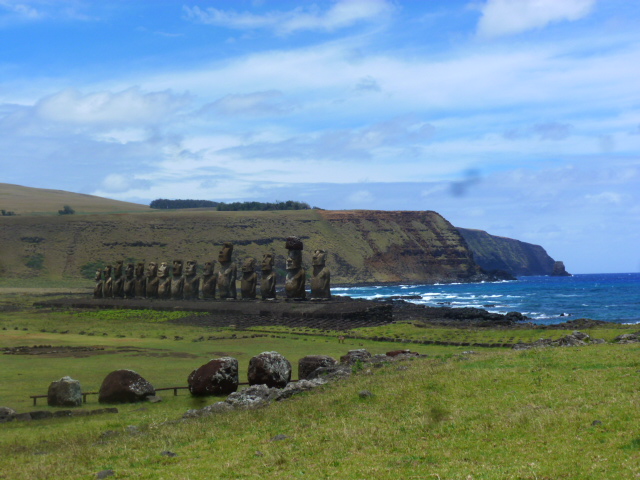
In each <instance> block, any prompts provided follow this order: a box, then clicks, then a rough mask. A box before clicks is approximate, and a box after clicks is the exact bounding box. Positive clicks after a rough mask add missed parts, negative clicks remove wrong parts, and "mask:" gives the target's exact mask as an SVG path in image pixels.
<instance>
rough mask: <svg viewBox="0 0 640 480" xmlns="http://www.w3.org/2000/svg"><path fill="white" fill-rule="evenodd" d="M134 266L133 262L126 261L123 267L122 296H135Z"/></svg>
mask: <svg viewBox="0 0 640 480" xmlns="http://www.w3.org/2000/svg"><path fill="white" fill-rule="evenodd" d="M134 272H135V267H134V265H133V263H127V267H126V268H125V269H124V288H123V292H124V298H134V297H135V296H136V279H135V276H134Z"/></svg>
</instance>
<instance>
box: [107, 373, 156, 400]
mask: <svg viewBox="0 0 640 480" xmlns="http://www.w3.org/2000/svg"><path fill="white" fill-rule="evenodd" d="M155 393H156V391H155V389H154V388H153V385H151V384H150V383H149V382H148V381H146V380H145V379H144V378H142V376H140V375H139V374H138V373H136V372H134V371H133V370H115V371H113V372H111V373H110V374H109V375H107V376H106V377H105V379H104V380H103V381H102V385H101V386H100V393H99V396H98V401H99V402H100V403H134V402H141V401H143V400H144V399H145V398H146V397H148V396H150V395H155Z"/></svg>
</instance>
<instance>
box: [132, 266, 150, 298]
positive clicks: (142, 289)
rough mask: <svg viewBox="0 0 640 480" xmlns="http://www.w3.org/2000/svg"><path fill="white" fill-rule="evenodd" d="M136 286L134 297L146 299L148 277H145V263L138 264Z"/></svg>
mask: <svg viewBox="0 0 640 480" xmlns="http://www.w3.org/2000/svg"><path fill="white" fill-rule="evenodd" d="M134 285H135V287H134V288H135V291H134V296H135V297H136V298H144V297H146V296H147V277H146V276H145V275H144V262H138V263H137V264H136V273H135V281H134Z"/></svg>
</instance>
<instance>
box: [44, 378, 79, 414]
mask: <svg viewBox="0 0 640 480" xmlns="http://www.w3.org/2000/svg"><path fill="white" fill-rule="evenodd" d="M47 404H48V405H49V406H50V407H79V406H80V405H82V389H81V388H80V382H79V381H78V380H74V379H73V378H71V377H62V378H61V379H60V380H58V381H56V382H51V385H49V391H48V392H47Z"/></svg>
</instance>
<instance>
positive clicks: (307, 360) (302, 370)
mask: <svg viewBox="0 0 640 480" xmlns="http://www.w3.org/2000/svg"><path fill="white" fill-rule="evenodd" d="M337 363H338V362H337V361H336V359H335V358H333V357H330V356H329V355H307V356H306V357H302V358H301V359H300V360H299V361H298V379H300V380H304V379H307V378H308V377H309V375H310V374H311V372H313V371H314V370H315V369H316V368H320V367H331V366H333V365H336V364H337Z"/></svg>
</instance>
